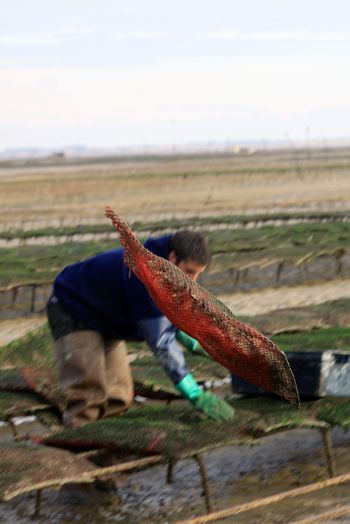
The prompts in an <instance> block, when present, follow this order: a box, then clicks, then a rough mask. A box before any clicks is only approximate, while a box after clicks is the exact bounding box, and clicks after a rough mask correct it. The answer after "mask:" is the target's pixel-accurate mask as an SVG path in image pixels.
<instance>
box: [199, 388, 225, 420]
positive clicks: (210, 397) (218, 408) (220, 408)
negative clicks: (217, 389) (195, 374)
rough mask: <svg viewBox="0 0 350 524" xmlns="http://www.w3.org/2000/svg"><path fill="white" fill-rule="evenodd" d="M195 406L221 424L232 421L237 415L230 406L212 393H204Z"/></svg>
mask: <svg viewBox="0 0 350 524" xmlns="http://www.w3.org/2000/svg"><path fill="white" fill-rule="evenodd" d="M193 404H194V405H195V406H196V408H197V409H199V410H201V411H203V413H205V414H206V415H207V416H208V417H210V418H213V419H214V420H217V421H219V422H228V421H229V420H232V419H233V416H234V413H235V412H234V409H233V408H232V407H231V406H230V404H228V403H227V402H225V400H222V399H221V398H219V397H218V396H216V395H214V393H212V392H211V391H202V392H201V394H200V395H199V396H198V397H197V398H196V399H195V400H194V402H193Z"/></svg>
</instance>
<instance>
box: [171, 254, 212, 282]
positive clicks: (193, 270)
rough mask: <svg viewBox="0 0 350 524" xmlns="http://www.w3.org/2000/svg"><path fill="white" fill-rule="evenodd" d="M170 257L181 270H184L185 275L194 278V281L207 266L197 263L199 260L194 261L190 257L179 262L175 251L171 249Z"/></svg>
mask: <svg viewBox="0 0 350 524" xmlns="http://www.w3.org/2000/svg"><path fill="white" fill-rule="evenodd" d="M168 259H169V260H170V262H172V263H173V264H175V266H177V267H178V268H179V269H181V271H183V272H184V273H185V275H187V276H188V277H189V278H190V279H191V280H193V282H195V281H196V280H197V278H198V277H199V275H200V274H201V273H203V271H204V270H205V267H206V266H201V265H199V264H197V262H194V261H193V260H191V259H190V258H188V259H187V260H181V262H179V263H177V262H176V255H175V252H174V251H171V252H170V253H169V256H168Z"/></svg>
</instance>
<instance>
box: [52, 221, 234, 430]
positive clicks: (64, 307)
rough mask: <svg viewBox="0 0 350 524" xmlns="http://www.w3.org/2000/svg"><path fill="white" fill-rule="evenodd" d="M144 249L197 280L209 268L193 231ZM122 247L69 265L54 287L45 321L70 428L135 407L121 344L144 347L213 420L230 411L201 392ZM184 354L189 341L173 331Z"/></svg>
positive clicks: (202, 240) (158, 240)
mask: <svg viewBox="0 0 350 524" xmlns="http://www.w3.org/2000/svg"><path fill="white" fill-rule="evenodd" d="M145 247H146V248H147V249H149V250H150V251H152V252H153V253H155V254H156V255H158V256H161V257H163V258H166V259H168V260H169V261H170V262H172V263H174V264H175V265H177V266H178V268H179V269H181V270H182V271H183V272H184V273H185V274H186V275H187V276H188V277H189V278H191V279H192V280H194V281H195V280H196V279H197V278H198V276H199V275H200V273H202V272H203V271H204V269H205V268H206V266H207V265H208V263H209V261H210V253H209V249H208V245H207V241H206V239H205V238H204V237H203V236H202V235H201V234H200V233H197V232H193V231H187V230H184V231H180V232H178V233H175V234H174V235H166V236H162V237H158V238H149V239H148V240H147V241H146V243H145ZM123 252H124V249H123V248H119V249H114V250H111V251H107V252H105V253H102V254H100V255H96V256H94V257H92V258H89V259H87V260H84V261H82V262H78V263H76V264H73V265H70V266H67V267H66V268H65V269H64V270H63V271H62V272H61V273H60V274H59V275H58V276H57V278H56V280H55V282H54V288H53V295H52V296H51V298H50V300H49V302H48V306H47V312H48V319H49V324H50V327H51V331H52V335H53V338H54V340H55V353H56V359H57V364H58V373H59V380H60V383H61V387H62V389H63V391H64V392H65V395H66V399H67V405H66V408H65V411H64V414H63V420H64V423H65V424H66V425H67V426H68V427H78V426H81V425H83V424H85V423H87V422H91V421H95V420H98V419H100V418H103V417H107V416H111V415H118V414H121V413H123V412H124V411H125V410H126V409H127V408H128V407H129V406H130V405H131V403H132V400H133V394H134V391H133V383H132V377H131V372H130V367H129V364H128V360H127V354H126V347H125V342H124V340H135V341H142V340H145V341H146V342H147V343H148V345H149V346H150V348H151V350H152V351H153V353H154V355H155V356H156V358H157V359H158V361H159V363H160V364H161V366H162V367H163V369H164V370H165V372H166V373H167V374H168V375H169V377H170V379H171V380H172V381H173V383H174V384H175V386H176V388H177V390H178V391H179V392H180V393H181V394H182V395H183V396H184V397H185V398H187V399H188V400H189V401H190V402H192V403H193V404H194V405H195V406H196V408H197V409H199V410H201V411H203V412H204V413H205V414H206V415H208V416H209V417H212V418H214V419H216V420H229V419H231V418H232V416H233V410H232V408H231V407H230V406H229V404H227V403H226V402H224V401H223V400H221V399H219V398H218V397H217V396H216V395H214V394H213V393H210V392H205V391H202V389H201V388H200V387H199V386H198V384H197V383H196V381H195V379H194V378H193V376H192V374H191V373H190V372H189V369H188V367H187V364H186V361H185V358H184V355H183V352H182V350H181V348H180V347H179V345H178V343H177V341H176V334H177V330H176V328H175V326H174V325H173V324H171V322H170V321H169V320H168V319H167V318H166V317H165V316H164V315H163V314H162V313H161V312H160V311H159V309H158V308H157V307H156V306H155V304H154V302H153V301H152V299H151V297H150V296H149V294H148V292H147V290H146V288H145V287H144V285H143V284H142V282H141V281H140V280H138V278H137V277H136V276H135V275H133V274H132V273H131V272H130V270H129V269H128V267H127V266H126V265H125V264H124V261H123ZM178 336H179V337H180V338H181V340H182V342H184V341H185V344H186V345H187V346H188V347H190V346H191V345H193V339H191V338H190V337H187V336H186V335H185V334H183V333H181V332H179V333H178Z"/></svg>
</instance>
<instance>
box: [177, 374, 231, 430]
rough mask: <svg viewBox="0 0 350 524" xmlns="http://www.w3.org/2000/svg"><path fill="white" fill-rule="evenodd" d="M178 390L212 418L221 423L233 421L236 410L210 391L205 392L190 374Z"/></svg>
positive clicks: (179, 385)
mask: <svg viewBox="0 0 350 524" xmlns="http://www.w3.org/2000/svg"><path fill="white" fill-rule="evenodd" d="M176 389H177V390H178V391H180V393H181V394H182V395H183V396H184V397H185V398H187V400H189V401H190V402H192V404H193V405H194V406H195V407H196V408H197V409H199V410H200V411H202V412H203V413H205V415H207V416H208V417H210V418H213V419H214V420H218V421H220V422H224V421H228V420H231V419H233V415H234V410H233V408H232V407H231V406H230V404H228V403H227V402H225V401H224V400H222V399H221V398H219V397H217V396H216V395H214V393H211V392H210V391H203V390H202V389H201V388H200V387H199V386H198V384H197V382H196V381H195V380H194V378H193V376H192V374H191V373H188V374H187V375H186V376H185V377H184V378H183V379H182V380H181V382H179V383H178V384H176Z"/></svg>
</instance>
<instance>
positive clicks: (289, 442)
mask: <svg viewBox="0 0 350 524" xmlns="http://www.w3.org/2000/svg"><path fill="white" fill-rule="evenodd" d="M333 439H334V444H335V445H336V447H335V458H336V465H337V472H336V473H337V474H339V475H340V474H342V473H347V472H349V471H350V454H349V452H348V450H349V443H350V432H343V431H340V430H335V432H334V433H333ZM204 459H205V463H206V466H207V471H208V477H209V481H210V485H211V491H212V500H213V502H214V510H215V511H218V510H221V509H226V508H229V507H231V506H233V505H235V504H241V503H244V502H249V501H251V500H254V499H256V498H259V497H266V496H270V495H272V494H275V493H279V492H282V491H285V490H289V489H293V488H297V487H300V486H302V485H304V484H307V483H312V482H318V481H320V480H324V479H326V477H327V474H326V466H325V456H324V452H323V447H322V443H321V436H320V434H319V432H318V431H317V430H293V431H289V432H283V433H280V434H277V435H274V436H270V437H266V438H263V439H261V440H260V441H259V443H258V444H256V445H255V446H235V447H229V448H225V449H217V450H214V451H211V452H207V453H205V454H204ZM115 479H116V480H117V484H118V488H117V491H116V492H115V493H114V494H108V495H106V494H105V493H103V492H100V491H98V490H97V489H96V488H93V487H91V486H89V487H84V488H82V487H79V488H78V489H73V488H71V489H70V490H66V489H63V490H54V489H47V490H44V493H43V499H42V510H41V516H40V518H39V519H36V521H38V522H50V523H61V524H72V523H74V522H83V523H96V524H97V523H98V524H102V523H109V522H110V523H112V522H118V523H120V524H141V523H143V524H165V523H174V522H178V521H180V520H184V519H189V518H192V517H194V516H198V515H203V514H205V504H204V498H203V497H202V496H201V484H200V477H199V474H198V469H197V466H196V464H195V463H194V461H193V460H190V459H187V460H182V461H180V462H179V463H178V464H177V465H176V466H175V472H174V482H173V483H172V484H166V466H164V465H159V466H154V467H151V468H148V469H147V470H144V471H141V472H138V473H133V474H128V475H119V476H118V477H115ZM346 504H349V483H347V484H342V485H340V486H338V487H334V488H328V489H327V490H322V491H317V492H315V493H311V494H309V495H303V496H301V497H297V498H295V499H289V500H288V499H287V500H284V501H282V502H279V503H275V504H272V505H270V506H267V507H265V508H263V509H259V510H252V511H249V512H246V513H242V514H240V515H236V516H235V517H228V518H226V519H221V520H220V521H217V522H225V523H231V522H232V523H235V524H236V523H237V524H252V523H257V524H277V523H283V524H286V523H292V522H294V521H297V520H299V519H301V518H303V517H304V518H305V517H307V516H308V517H310V516H311V515H317V514H320V513H323V512H326V511H331V510H334V509H335V508H336V507H337V506H338V505H346ZM34 505H35V495H34V493H29V494H25V495H21V496H18V497H17V498H15V499H13V500H12V501H9V502H7V503H3V504H1V505H0V522H1V523H8V524H10V523H11V524H12V523H18V524H29V523H32V522H33V520H32V518H31V515H32V513H33V511H34ZM328 522H333V520H332V521H328ZM334 522H350V515H349V516H348V517H342V518H339V519H337V520H334Z"/></svg>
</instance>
